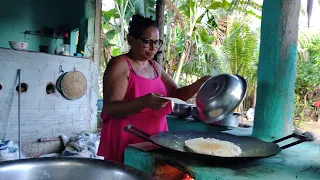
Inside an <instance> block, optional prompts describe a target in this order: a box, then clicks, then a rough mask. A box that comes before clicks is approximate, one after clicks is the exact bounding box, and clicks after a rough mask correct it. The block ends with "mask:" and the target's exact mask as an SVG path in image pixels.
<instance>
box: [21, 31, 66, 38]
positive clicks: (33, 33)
mask: <svg viewBox="0 0 320 180" xmlns="http://www.w3.org/2000/svg"><path fill="white" fill-rule="evenodd" d="M23 34H30V35H34V36H44V37H49V38H54V39H64V37H63V36H57V35H49V34H42V33H37V32H33V31H25V32H24V33H23Z"/></svg>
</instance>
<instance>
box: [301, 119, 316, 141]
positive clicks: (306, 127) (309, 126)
mask: <svg viewBox="0 0 320 180" xmlns="http://www.w3.org/2000/svg"><path fill="white" fill-rule="evenodd" d="M300 129H301V130H302V131H303V132H305V131H311V132H314V133H315V134H316V135H317V137H318V140H320V122H304V123H303V124H302V125H301V128H300Z"/></svg>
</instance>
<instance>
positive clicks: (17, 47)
mask: <svg viewBox="0 0 320 180" xmlns="http://www.w3.org/2000/svg"><path fill="white" fill-rule="evenodd" d="M9 45H10V47H11V48H12V49H15V50H25V49H26V48H27V47H28V43H26V42H18V41H9Z"/></svg>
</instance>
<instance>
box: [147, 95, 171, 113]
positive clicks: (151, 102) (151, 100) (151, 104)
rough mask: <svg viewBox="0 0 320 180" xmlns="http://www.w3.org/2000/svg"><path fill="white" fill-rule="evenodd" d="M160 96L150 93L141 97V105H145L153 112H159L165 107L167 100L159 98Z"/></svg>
mask: <svg viewBox="0 0 320 180" xmlns="http://www.w3.org/2000/svg"><path fill="white" fill-rule="evenodd" d="M161 97H162V95H161V94H157V93H150V94H147V95H145V96H143V97H142V99H143V103H144V104H145V105H146V107H147V108H150V109H153V110H159V109H161V108H163V107H165V106H166V105H167V104H168V102H169V100H167V99H163V98H161Z"/></svg>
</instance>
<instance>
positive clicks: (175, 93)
mask: <svg viewBox="0 0 320 180" xmlns="http://www.w3.org/2000/svg"><path fill="white" fill-rule="evenodd" d="M156 64H157V69H158V71H159V72H160V73H161V79H162V81H163V83H164V84H165V85H166V87H167V89H168V91H169V96H170V97H175V98H179V99H181V100H184V101H187V100H188V99H190V98H191V97H192V96H194V95H195V94H196V93H197V92H198V90H199V89H200V87H201V86H202V84H203V83H204V82H205V81H206V80H207V79H209V78H210V77H211V76H204V77H202V78H200V79H199V80H197V81H196V82H194V83H192V84H191V85H189V86H185V87H182V88H179V87H178V85H177V84H176V83H175V82H174V81H173V79H172V78H171V77H170V76H169V75H168V74H167V73H166V72H165V71H164V70H163V68H162V67H161V66H160V65H159V64H158V63H156Z"/></svg>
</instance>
